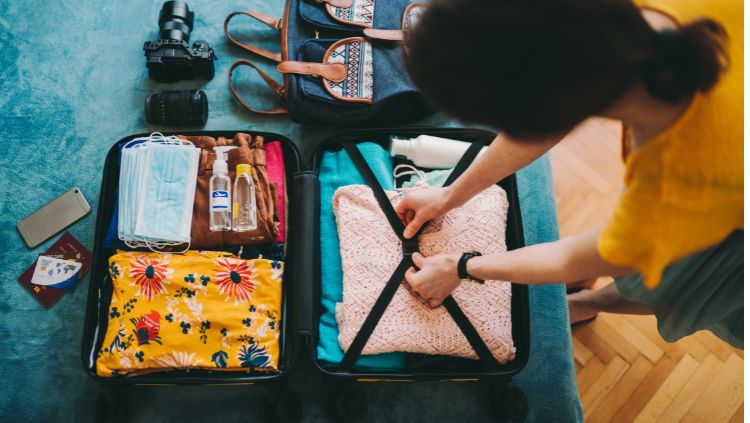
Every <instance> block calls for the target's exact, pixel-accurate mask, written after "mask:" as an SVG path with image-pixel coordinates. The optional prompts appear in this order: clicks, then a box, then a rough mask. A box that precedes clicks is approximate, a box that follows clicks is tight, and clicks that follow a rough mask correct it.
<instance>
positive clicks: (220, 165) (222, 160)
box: [213, 145, 237, 174]
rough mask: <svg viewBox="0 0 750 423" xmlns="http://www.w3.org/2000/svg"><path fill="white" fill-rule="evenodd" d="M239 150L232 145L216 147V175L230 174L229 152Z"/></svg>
mask: <svg viewBox="0 0 750 423" xmlns="http://www.w3.org/2000/svg"><path fill="white" fill-rule="evenodd" d="M235 148H237V147H236V146H232V145H223V146H220V147H214V151H215V152H216V160H214V168H213V169H214V174H217V173H229V167H228V166H227V152H228V151H229V150H234V149H235Z"/></svg>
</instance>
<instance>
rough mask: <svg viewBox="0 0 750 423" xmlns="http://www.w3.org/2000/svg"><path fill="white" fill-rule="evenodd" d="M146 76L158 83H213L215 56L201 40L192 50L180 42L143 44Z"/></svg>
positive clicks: (197, 41) (163, 41)
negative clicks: (195, 81) (202, 80)
mask: <svg viewBox="0 0 750 423" xmlns="http://www.w3.org/2000/svg"><path fill="white" fill-rule="evenodd" d="M143 51H144V52H145V54H146V67H147V68H148V74H149V75H150V76H151V78H153V79H154V80H156V81H159V82H177V81H182V80H185V79H212V78H213V77H214V60H216V55H215V54H214V50H213V49H212V48H211V46H209V45H208V43H207V42H205V41H203V40H196V41H194V42H193V45H192V47H191V46H189V45H188V43H186V42H185V41H182V40H156V41H146V42H145V43H144V44H143Z"/></svg>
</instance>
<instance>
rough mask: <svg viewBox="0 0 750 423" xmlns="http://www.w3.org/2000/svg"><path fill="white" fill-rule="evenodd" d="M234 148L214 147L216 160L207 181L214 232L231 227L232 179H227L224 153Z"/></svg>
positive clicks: (211, 222) (227, 171) (227, 172)
mask: <svg viewBox="0 0 750 423" xmlns="http://www.w3.org/2000/svg"><path fill="white" fill-rule="evenodd" d="M235 148H237V147H230V146H221V147H214V151H215V152H216V160H215V161H214V167H213V175H211V179H210V180H209V182H208V183H209V189H210V190H211V198H210V204H209V207H210V217H211V220H210V225H211V230H212V231H214V232H220V231H229V230H231V229H232V209H231V205H232V180H231V179H229V170H228V168H227V156H226V153H227V151H229V150H232V149H235Z"/></svg>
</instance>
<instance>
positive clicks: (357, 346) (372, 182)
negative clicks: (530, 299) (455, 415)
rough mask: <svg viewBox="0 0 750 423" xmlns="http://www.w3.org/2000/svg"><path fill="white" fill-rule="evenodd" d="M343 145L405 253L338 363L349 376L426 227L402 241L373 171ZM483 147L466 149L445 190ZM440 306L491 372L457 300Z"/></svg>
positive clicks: (490, 362)
mask: <svg viewBox="0 0 750 423" xmlns="http://www.w3.org/2000/svg"><path fill="white" fill-rule="evenodd" d="M343 144H344V149H345V150H346V152H347V153H348V154H349V157H350V158H351V159H352V162H353V163H354V166H355V167H356V168H357V170H358V171H359V173H360V174H361V175H362V178H364V180H365V182H366V183H367V185H369V186H370V188H371V189H372V192H373V194H374V195H375V199H376V200H377V202H378V205H379V206H380V208H381V210H382V211H383V213H384V214H385V216H386V218H387V219H388V222H389V223H390V225H391V228H392V229H393V230H394V231H395V232H396V234H397V235H398V237H399V239H401V242H402V248H403V250H404V258H403V259H402V260H401V263H399V265H398V267H397V268H396V270H395V271H394V272H393V274H392V275H391V278H390V279H389V280H388V283H386V286H385V288H383V291H382V292H381V293H380V296H378V299H377V300H376V301H375V304H374V305H373V307H372V309H371V310H370V313H369V314H368V315H367V318H365V321H364V323H362V327H360V329H359V332H357V335H356V336H355V337H354V341H352V344H351V345H350V346H349V348H348V349H347V351H346V353H345V354H344V358H343V360H341V363H340V364H339V366H338V369H339V370H340V371H345V372H348V371H349V370H351V369H352V367H354V362H355V361H356V360H357V358H358V357H359V355H360V354H361V353H362V350H363V349H364V347H365V345H366V344H367V341H368V340H369V339H370V336H371V335H372V332H373V331H374V330H375V327H376V326H377V324H378V322H379V321H380V319H381V318H382V317H383V313H385V310H386V309H387V308H388V305H389V304H390V302H391V300H392V299H393V296H394V295H395V294H396V291H397V290H398V286H399V285H400V283H401V281H403V279H404V274H405V273H406V271H407V270H408V269H409V267H411V266H413V265H414V263H413V261H412V259H411V254H412V253H413V252H416V251H418V247H419V244H418V243H417V242H416V239H417V237H418V236H419V234H420V233H421V232H422V230H423V229H424V228H425V227H426V226H427V224H425V225H423V226H422V227H421V228H420V229H419V231H418V232H417V235H415V236H414V237H412V238H411V239H405V238H404V235H403V232H404V224H403V222H401V219H399V217H398V214H396V211H395V210H394V208H393V205H392V204H391V202H390V200H389V199H388V196H387V195H386V193H385V191H384V190H383V187H382V186H381V185H380V183H379V182H378V180H377V178H376V177H375V174H373V173H372V169H370V166H368V165H367V162H366V161H365V158H364V157H363V156H362V153H361V152H360V151H359V149H358V148H357V146H356V145H355V144H354V143H343ZM482 147H483V144H482V143H479V142H475V143H473V144H472V145H471V147H469V149H468V150H467V151H466V153H465V154H464V156H463V157H461V160H459V162H458V164H457V165H456V167H455V168H454V169H453V172H451V175H450V176H449V177H448V180H447V181H446V183H445V184H444V186H448V185H450V184H451V183H453V181H454V180H455V179H456V178H457V177H458V176H459V175H460V174H461V173H463V171H464V170H466V168H468V167H469V165H471V162H472V161H473V160H474V158H475V157H476V156H477V155H478V154H479V152H480V151H481V149H482ZM443 305H444V306H445V308H446V310H447V311H448V313H449V314H450V315H451V317H452V318H453V320H454V321H455V322H456V325H458V328H459V329H460V330H461V332H463V334H464V336H466V339H467V340H468V341H469V344H470V345H471V346H472V348H473V349H474V351H475V352H476V354H477V356H478V357H479V358H480V359H481V360H482V362H483V363H485V365H486V366H487V368H488V369H492V368H494V367H496V366H497V362H496V361H495V358H494V357H493V355H492V353H491V352H490V350H489V348H488V347H487V344H485V343H484V341H483V340H482V337H481V336H480V335H479V333H478V332H477V331H476V329H475V328H474V326H473V325H472V324H471V321H469V318H468V317H467V316H466V314H464V312H463V311H462V310H461V308H460V307H459V306H458V303H456V300H455V299H454V298H453V297H452V296H450V295H449V296H448V297H446V299H445V301H443Z"/></svg>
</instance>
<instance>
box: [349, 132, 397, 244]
mask: <svg viewBox="0 0 750 423" xmlns="http://www.w3.org/2000/svg"><path fill="white" fill-rule="evenodd" d="M344 149H345V150H346V152H347V153H348V154H349V157H350V158H351V159H352V162H353V163H354V167H356V168H357V170H358V171H359V173H360V174H361V175H362V178H363V179H364V180H365V183H366V184H367V185H369V186H370V189H372V193H373V194H374V195H375V199H376V200H377V201H378V205H379V206H380V209H381V210H383V213H385V217H386V218H387V219H388V223H390V224H391V227H392V228H393V230H394V231H396V235H398V237H399V239H401V240H402V241H403V239H404V229H405V228H404V223H403V222H402V221H401V219H399V217H398V214H396V210H394V209H393V206H392V205H391V200H389V199H388V196H387V195H386V194H385V191H384V190H383V187H382V186H381V185H380V182H378V178H376V177H375V174H374V173H372V169H370V166H368V165H367V162H366V161H365V158H364V157H363V156H362V153H361V152H360V151H359V148H357V146H356V145H355V144H354V143H344Z"/></svg>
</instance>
